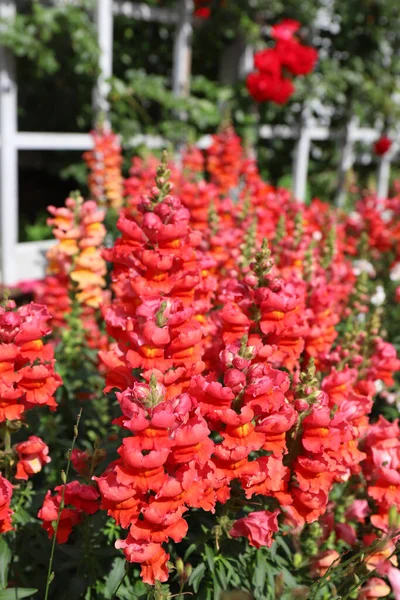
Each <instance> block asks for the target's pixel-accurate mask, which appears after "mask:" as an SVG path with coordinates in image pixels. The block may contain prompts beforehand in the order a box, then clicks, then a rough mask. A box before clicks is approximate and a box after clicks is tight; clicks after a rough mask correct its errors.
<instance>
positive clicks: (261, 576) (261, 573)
mask: <svg viewBox="0 0 400 600" xmlns="http://www.w3.org/2000/svg"><path fill="white" fill-rule="evenodd" d="M266 574H267V561H266V560H265V556H264V555H263V554H262V552H257V561H256V568H255V570H254V575H253V585H254V587H255V588H257V589H258V590H260V591H262V590H263V588H264V585H265V577H266Z"/></svg>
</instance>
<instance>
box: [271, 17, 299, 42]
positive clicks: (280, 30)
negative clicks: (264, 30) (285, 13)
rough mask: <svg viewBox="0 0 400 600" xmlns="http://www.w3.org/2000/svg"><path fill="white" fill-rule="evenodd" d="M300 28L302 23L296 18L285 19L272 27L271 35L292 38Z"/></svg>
mask: <svg viewBox="0 0 400 600" xmlns="http://www.w3.org/2000/svg"><path fill="white" fill-rule="evenodd" d="M299 29H300V23H299V22H298V21H295V20H294V19H283V21H281V22H280V23H277V24H276V25H273V26H272V27H271V37H273V38H274V39H276V40H291V39H292V38H293V34H294V33H296V31H298V30H299Z"/></svg>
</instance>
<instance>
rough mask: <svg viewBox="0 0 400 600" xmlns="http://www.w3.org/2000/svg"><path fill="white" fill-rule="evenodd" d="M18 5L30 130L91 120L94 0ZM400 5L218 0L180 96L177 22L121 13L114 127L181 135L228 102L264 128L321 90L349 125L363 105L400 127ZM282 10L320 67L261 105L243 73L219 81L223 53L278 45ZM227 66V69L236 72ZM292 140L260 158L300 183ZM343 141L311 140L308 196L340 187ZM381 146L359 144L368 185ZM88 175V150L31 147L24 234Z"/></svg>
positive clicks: (193, 131) (362, 0)
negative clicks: (275, 30)
mask: <svg viewBox="0 0 400 600" xmlns="http://www.w3.org/2000/svg"><path fill="white" fill-rule="evenodd" d="M149 3H150V4H154V5H162V6H167V7H168V6H173V5H174V2H173V1H164V2H162V1H161V0H160V1H158V2H157V1H156V0H153V1H151V2H149ZM17 6H18V12H17V17H16V20H15V22H14V24H13V25H12V26H7V28H5V29H4V31H3V32H2V33H0V42H2V43H3V44H5V45H6V46H7V47H9V48H10V49H11V50H12V51H13V53H14V54H15V55H16V57H17V70H18V94H19V98H18V121H19V129H20V130H25V131H60V132H72V131H75V132H86V131H88V130H89V129H90V128H91V127H92V125H93V111H92V87H93V85H94V83H95V80H96V77H97V74H98V56H99V50H98V47H97V42H96V31H95V26H94V23H93V14H92V12H93V6H94V0H81V2H78V3H76V4H75V5H71V4H59V5H56V6H54V5H53V4H52V3H50V2H47V1H39V0H22V1H21V0H20V1H19V2H17ZM329 6H331V8H330V9H329V10H328V8H327V7H329ZM398 8H399V6H398V0H352V2H348V0H332V2H327V1H326V0H303V1H302V2H298V0H285V1H281V0H253V1H252V2H248V0H235V1H233V0H211V9H212V16H211V18H210V19H208V20H197V22H196V24H195V27H194V35H193V38H194V39H193V65H192V67H193V68H192V73H193V77H192V88H191V95H190V97H189V98H187V99H182V100H179V101H178V100H177V99H176V98H174V96H173V95H172V93H171V91H170V89H171V71H172V47H173V38H174V25H164V24H157V23H148V22H146V23H145V22H139V21H135V20H133V19H129V18H126V17H122V16H118V17H116V18H115V21H114V60H113V63H114V64H113V70H114V77H113V80H112V91H111V94H110V102H111V118H112V123H113V126H114V129H115V130H116V131H117V132H119V133H121V134H122V135H123V136H124V139H125V140H128V139H129V137H130V136H132V135H134V134H136V133H157V134H162V135H164V136H165V137H167V138H168V139H169V140H170V142H171V143H176V142H180V141H182V140H187V139H195V138H196V137H198V136H199V135H201V134H204V133H209V132H213V131H215V129H216V128H217V126H218V124H219V123H220V121H221V115H222V112H223V110H224V107H225V106H226V104H228V105H229V107H230V109H231V114H232V118H233V121H234V123H235V125H236V127H237V128H238V130H239V132H240V133H242V134H243V135H244V136H245V137H246V136H247V137H249V136H250V137H251V136H253V137H254V126H255V123H256V122H257V121H258V122H261V123H267V124H277V123H286V124H289V125H297V124H298V123H299V120H300V114H301V111H302V108H303V106H304V103H305V101H311V105H310V106H311V112H312V114H313V116H315V117H316V118H317V119H321V116H322V115H321V111H322V108H323V110H324V114H329V115H330V116H329V117H328V118H327V122H328V123H329V124H330V125H331V126H332V127H334V128H337V129H338V130H339V131H342V129H343V127H344V126H345V124H346V123H347V122H348V120H349V118H350V117H351V116H352V115H357V116H358V118H359V120H360V124H361V125H367V126H374V125H377V126H378V127H381V128H384V127H386V126H387V127H390V126H394V125H395V124H396V122H397V119H398V117H399V103H398V102H397V101H396V93H397V92H398V89H397V87H398V76H399V72H400V53H399V48H400V11H399V10H398ZM282 18H294V19H298V20H299V21H300V22H301V23H302V29H301V37H302V38H303V41H304V42H305V43H307V44H313V45H314V46H315V47H317V49H318V51H319V62H318V66H317V68H316V70H315V72H314V73H313V74H312V75H310V76H308V77H306V78H297V80H296V93H295V95H294V96H293V98H292V99H291V101H290V102H289V103H288V104H287V105H286V106H284V107H278V106H276V105H272V104H265V105H262V106H260V107H258V108H255V107H254V105H253V104H252V102H251V100H250V99H249V97H248V95H247V92H246V89H245V86H244V85H243V82H242V81H236V82H235V80H234V79H235V78H234V77H233V78H230V77H229V76H228V80H229V79H231V81H230V85H221V84H220V83H219V81H220V79H221V77H220V75H221V73H220V71H221V68H220V67H221V57H225V58H226V56H227V53H229V51H230V50H229V49H230V48H231V47H232V45H235V44H237V43H238V40H241V41H242V43H251V44H253V45H254V46H255V47H263V46H265V45H266V44H267V45H268V44H270V43H271V39H270V38H269V36H268V26H269V25H271V24H273V23H275V22H277V21H279V20H280V19H282ZM223 76H224V79H225V80H226V77H227V73H224V74H223ZM179 109H184V110H185V112H186V113H187V119H186V120H185V121H182V120H179V118H178V117H177V114H178V113H179V112H180V111H179ZM325 118H326V117H325ZM293 146H294V143H293V141H284V140H278V139H276V140H268V141H262V142H261V143H260V145H259V159H260V164H261V168H262V171H263V174H264V175H265V177H267V178H269V179H270V180H271V181H272V182H273V183H277V182H280V183H282V182H283V183H285V184H290V167H291V160H292V156H291V155H292V151H293ZM340 148H341V141H340V139H339V141H336V142H323V143H321V142H320V143H314V144H313V145H312V149H311V162H310V172H309V185H308V188H309V189H308V195H311V194H312V195H314V196H322V197H324V198H327V199H331V198H333V196H334V192H335V188H336V184H337V166H338V161H339V158H340ZM370 154H371V148H370V147H368V146H365V145H364V146H362V145H359V146H358V152H357V155H358V159H360V157H361V155H364V158H365V157H366V161H367V165H366V166H364V165H363V164H362V163H361V160H357V161H356V164H355V172H356V174H357V176H358V178H359V181H360V184H361V185H362V186H366V185H367V184H371V173H373V172H374V168H375V163H376V158H375V157H374V156H372V162H371V160H370V158H371V157H370ZM368 161H370V162H369V164H368ZM71 164H72V166H71ZM396 174H397V171H396V169H395V170H394V176H396ZM84 182H85V170H84V166H83V165H82V164H80V157H79V153H71V152H37V151H35V152H21V153H20V206H21V216H22V219H21V223H22V226H21V229H22V230H21V233H20V235H21V237H22V238H23V239H26V238H28V239H35V238H37V237H41V235H42V233H43V228H42V227H37V226H34V227H32V223H34V222H35V221H37V219H38V216H39V221H40V215H41V214H42V215H43V216H42V221H43V220H44V218H45V217H44V215H45V207H46V206H47V204H49V203H54V204H61V203H62V202H63V200H64V197H65V196H66V194H67V193H68V191H69V190H70V189H73V188H75V187H76V186H77V185H79V186H80V187H81V188H83V191H85V189H84ZM29 225H31V226H30V227H29Z"/></svg>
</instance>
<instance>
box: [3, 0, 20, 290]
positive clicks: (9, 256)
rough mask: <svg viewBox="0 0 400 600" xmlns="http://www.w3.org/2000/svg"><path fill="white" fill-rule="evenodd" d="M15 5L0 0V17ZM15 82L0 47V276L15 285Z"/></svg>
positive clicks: (11, 14) (6, 52) (11, 63)
mask: <svg viewBox="0 0 400 600" xmlns="http://www.w3.org/2000/svg"><path fill="white" fill-rule="evenodd" d="M14 15H15V4H14V2H13V1H12V0H0V17H1V18H3V19H13V18H14ZM16 133H17V83H16V68H15V60H14V56H13V55H12V53H11V52H10V51H9V50H7V48H4V47H0V139H1V151H0V274H1V279H0V281H1V283H3V284H6V285H10V284H13V283H16V277H17V275H16V268H15V267H16V257H15V252H16V246H17V243H18V150H17V145H16Z"/></svg>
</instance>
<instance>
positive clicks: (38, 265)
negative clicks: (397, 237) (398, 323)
mask: <svg viewBox="0 0 400 600" xmlns="http://www.w3.org/2000/svg"><path fill="white" fill-rule="evenodd" d="M55 1H58V2H60V1H72V0H55ZM15 10H16V9H15V0H0V18H2V19H6V20H7V19H12V18H13V17H14V15H15ZM116 15H124V16H126V17H129V18H134V19H136V20H141V21H145V22H146V21H147V22H151V21H154V22H159V23H165V24H174V25H176V32H175V41H174V47H173V76H172V79H173V91H174V93H175V94H176V95H184V94H186V93H188V91H189V86H190V62H191V34H192V25H193V21H194V18H193V0H178V3H177V7H176V8H174V9H166V8H159V7H150V6H149V5H147V4H144V3H136V2H128V1H121V0H119V1H117V0H97V2H96V11H95V21H96V24H97V31H98V43H99V47H100V49H101V57H100V65H99V66H100V76H99V79H98V82H97V85H96V88H95V90H94V94H93V96H94V106H95V109H96V111H97V112H102V113H103V114H104V115H105V116H107V110H108V108H109V107H108V103H107V94H108V91H109V84H108V81H107V80H108V79H109V78H110V77H111V75H112V48H113V18H114V16H116ZM3 26H5V25H3ZM238 66H239V70H240V74H241V76H244V75H245V74H246V71H247V72H248V71H249V70H250V69H251V66H252V59H251V54H250V51H249V48H247V49H246V51H245V54H244V56H243V57H242V59H241V60H240V61H239V65H238ZM259 135H260V138H261V139H276V138H282V139H293V140H296V148H295V154H294V163H293V193H294V195H295V197H297V198H298V199H299V200H304V198H305V195H306V184H307V174H308V163H309V156H310V148H311V142H312V141H320V140H328V139H331V138H334V137H337V136H338V135H339V134H337V133H335V132H332V131H330V130H329V128H327V127H319V126H315V125H314V124H311V123H310V122H309V120H308V117H307V115H306V114H303V117H302V120H301V124H300V126H299V128H290V127H286V126H276V127H270V126H267V125H262V126H261V127H260V129H259ZM379 136H380V134H379V132H378V131H377V130H375V129H373V128H360V127H357V126H352V127H351V128H349V130H348V131H347V137H346V144H345V152H344V154H346V150H347V153H350V154H351V149H352V146H353V144H354V142H356V141H363V142H367V143H372V142H374V141H375V140H377V139H378V138H379ZM143 142H145V143H146V145H147V146H148V147H149V148H160V147H163V146H164V145H165V143H166V142H165V140H164V139H163V138H162V137H160V136H143V135H138V136H135V137H134V138H132V139H131V140H130V145H132V146H135V145H139V144H142V143H143ZM205 143H206V140H204V139H203V145H204V144H205ZM91 147H92V140H91V137H90V135H88V134H80V133H44V132H22V131H18V127H17V85H16V71H15V61H14V58H13V56H12V54H11V52H9V51H8V50H7V49H6V48H2V47H0V283H2V284H7V285H12V284H15V283H16V282H18V281H20V280H22V279H35V278H40V277H42V276H43V273H44V267H45V259H44V254H45V252H46V250H47V249H48V248H49V247H50V246H51V244H52V243H53V242H52V241H51V240H50V241H41V242H23V243H21V242H18V151H19V150H87V149H89V148H91ZM349 149H350V150H349ZM397 151H398V145H397V143H395V144H393V147H392V148H391V151H390V152H388V153H387V154H386V155H385V156H384V157H383V158H382V160H381V162H380V166H379V170H378V186H377V193H378V197H380V198H384V197H386V195H387V192H388V185H389V176H390V163H391V161H392V159H393V157H394V154H395V153H396V152H397ZM345 158H346V156H344V157H343V159H342V163H343V164H342V166H343V165H344V167H346V165H345V164H344V163H345V162H346V161H345V160H344V159H345ZM347 162H349V161H347ZM346 164H347V163H346Z"/></svg>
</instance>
